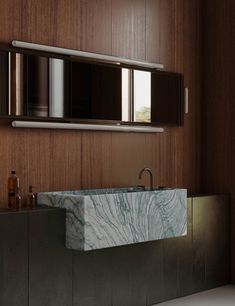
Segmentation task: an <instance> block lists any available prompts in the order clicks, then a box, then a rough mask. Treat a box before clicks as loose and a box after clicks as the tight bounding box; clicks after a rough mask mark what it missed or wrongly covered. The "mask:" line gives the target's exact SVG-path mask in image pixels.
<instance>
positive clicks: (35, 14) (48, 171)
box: [0, 0, 201, 207]
mask: <svg viewBox="0 0 235 306" xmlns="http://www.w3.org/2000/svg"><path fill="white" fill-rule="evenodd" d="M199 3H200V1H198V0H190V1H189V0H89V1H85V0H41V1H36V0H8V1H0V41H2V42H10V41H11V40H12V39H18V40H25V41H32V42H37V43H42V44H49V45H54V46H60V47H67V48H75V49H80V50H86V51H92V52H100V53H105V54H111V55H117V56H124V57H128V58H133V59H142V60H147V61H154V62H161V63H163V64H164V65H165V68H166V69H168V70H171V71H178V72H183V73H184V75H185V85H186V86H188V87H189V89H190V106H189V109H190V112H189V114H188V115H187V116H185V126H184V127H181V128H168V129H166V132H164V133H163V134H134V133H128V134H125V133H111V132H105V133H104V132H79V131H54V130H30V129H22V130H13V129H12V128H9V127H0V206H1V207H4V206H6V198H7V186H6V182H7V177H8V175H9V172H10V171H11V170H12V169H15V170H16V171H17V173H18V175H19V176H20V179H21V190H22V194H23V195H25V194H26V190H27V186H28V185H29V184H32V185H34V186H36V189H35V190H36V191H48V190H51V191H52V190H62V189H75V188H76V189H77V188H88V187H93V188H94V187H109V186H127V185H133V184H134V185H135V184H138V183H139V181H138V178H137V177H138V172H139V170H140V169H141V168H142V167H144V166H149V167H150V168H152V170H153V172H154V183H155V184H156V185H166V186H174V187H185V188H188V189H189V192H191V193H196V192H198V191H199V190H200V156H201V154H200V152H201V147H200V73H201V71H200V66H201V37H200V5H199ZM145 179H146V181H144V182H142V183H147V182H148V178H145Z"/></svg>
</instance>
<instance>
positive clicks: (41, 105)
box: [0, 51, 182, 125]
mask: <svg viewBox="0 0 235 306" xmlns="http://www.w3.org/2000/svg"><path fill="white" fill-rule="evenodd" d="M0 64H1V65H0V66H1V68H0V76H1V78H0V90H1V106H0V114H1V115H10V116H29V117H39V118H43V117H44V118H68V119H88V120H101V121H106V120H111V121H118V122H135V123H146V124H150V123H154V122H156V123H169V124H175V125H180V124H181V123H180V120H181V119H180V116H181V115H180V113H181V106H182V105H181V102H182V92H181V91H182V75H180V74H172V73H164V72H157V71H156V72H149V71H144V70H136V69H130V68H121V67H119V66H117V67H115V66H111V65H105V64H101V63H87V62H80V61H72V60H71V61H70V60H64V59H58V58H49V57H46V56H36V55H28V54H23V53H15V52H6V51H0Z"/></svg>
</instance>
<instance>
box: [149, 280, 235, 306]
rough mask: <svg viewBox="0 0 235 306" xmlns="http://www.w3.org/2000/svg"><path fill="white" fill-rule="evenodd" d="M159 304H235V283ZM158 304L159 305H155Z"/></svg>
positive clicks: (229, 305) (179, 305)
mask: <svg viewBox="0 0 235 306" xmlns="http://www.w3.org/2000/svg"><path fill="white" fill-rule="evenodd" d="M158 305H159V306H160V305H161V306H212V305H213V306H235V285H234V286H233V285H229V286H224V287H219V288H216V289H212V290H208V291H204V292H200V293H197V294H193V295H190V296H186V297H183V298H179V299H175V300H172V301H168V302H164V303H161V304H158ZM155 306H157V305H155Z"/></svg>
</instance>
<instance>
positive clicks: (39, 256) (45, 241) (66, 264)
mask: <svg viewBox="0 0 235 306" xmlns="http://www.w3.org/2000/svg"><path fill="white" fill-rule="evenodd" d="M28 218H29V228H28V237H29V238H28V239H29V249H28V260H29V261H28V271H29V287H28V291H29V306H41V305H47V306H54V305H58V306H71V305H72V300H73V291H72V264H73V262H72V251H70V250H67V249H66V248H65V246H64V243H65V211H64V210H59V209H58V210H50V211H44V210H41V211H33V212H31V213H28ZM18 265H20V264H19V263H18Z"/></svg>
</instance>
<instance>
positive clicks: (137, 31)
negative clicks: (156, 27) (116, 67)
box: [112, 0, 146, 60]
mask: <svg viewBox="0 0 235 306" xmlns="http://www.w3.org/2000/svg"><path fill="white" fill-rule="evenodd" d="M145 19H146V14H145V0H112V53H113V54H114V55H117V56H121V57H128V58H135V59H143V60H144V59H145V39H146V33H145V31H146V30H145V27H146V26H145V24H146V21H145Z"/></svg>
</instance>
